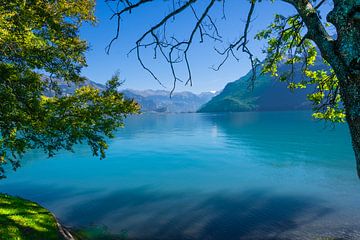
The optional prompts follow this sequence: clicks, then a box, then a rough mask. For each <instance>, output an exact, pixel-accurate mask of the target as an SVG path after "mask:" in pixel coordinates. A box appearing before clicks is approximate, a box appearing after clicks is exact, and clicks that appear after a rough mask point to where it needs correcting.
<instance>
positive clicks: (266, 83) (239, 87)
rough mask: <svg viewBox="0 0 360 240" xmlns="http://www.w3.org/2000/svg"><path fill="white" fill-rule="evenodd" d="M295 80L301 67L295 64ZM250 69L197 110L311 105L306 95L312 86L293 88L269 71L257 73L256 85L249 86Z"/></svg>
mask: <svg viewBox="0 0 360 240" xmlns="http://www.w3.org/2000/svg"><path fill="white" fill-rule="evenodd" d="M288 70H289V67H288V66H285V65H283V66H281V67H280V69H279V71H283V72H284V71H288ZM295 72H296V73H295V75H294V80H300V79H301V77H302V75H301V73H300V69H298V68H295ZM251 74H252V73H251V72H249V73H248V74H246V75H245V76H244V77H241V78H240V79H239V80H237V81H234V82H231V83H228V84H227V85H226V86H225V88H224V90H223V91H222V92H221V93H220V94H219V95H217V96H215V97H214V98H212V99H211V100H210V101H209V102H208V103H206V104H205V105H203V106H202V107H201V108H200V109H199V110H198V112H246V111H285V110H302V109H311V102H310V101H308V100H307V99H306V95H307V94H309V93H311V92H312V91H313V89H312V88H307V89H298V90H295V91H290V90H289V89H288V88H287V84H286V83H283V82H279V81H277V80H276V79H275V78H274V77H272V76H271V75H269V74H264V75H260V76H258V77H257V79H256V81H255V85H254V89H253V90H251V89H249V80H250V77H251Z"/></svg>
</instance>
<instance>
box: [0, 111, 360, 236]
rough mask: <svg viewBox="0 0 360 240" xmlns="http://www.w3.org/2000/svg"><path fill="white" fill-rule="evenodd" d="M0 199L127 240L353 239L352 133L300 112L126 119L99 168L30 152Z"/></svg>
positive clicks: (1, 184)
mask: <svg viewBox="0 0 360 240" xmlns="http://www.w3.org/2000/svg"><path fill="white" fill-rule="evenodd" d="M0 192H6V193H9V194H12V195H17V196H21V197H23V198H27V199H30V200H33V201H36V202H38V203H40V204H41V205H43V206H45V207H47V208H48V209H50V210H51V211H53V212H54V213H55V214H56V216H57V217H58V218H59V219H60V220H61V222H62V223H64V224H65V225H67V226H75V227H86V226H103V227H104V228H106V229H107V230H108V231H109V232H111V233H125V234H126V235H127V236H128V239H141V240H143V239H173V240H177V239H189V240H190V239H207V240H212V239H224V240H232V239H323V238H325V237H338V238H342V239H360V208H359V203H360V180H359V179H358V178H357V176H356V172H355V160H354V155H353V152H352V148H351V141H350V136H349V132H348V128H347V126H346V125H345V124H338V125H336V126H335V128H334V126H332V125H329V124H328V125H326V124H325V123H324V122H321V121H315V120H313V119H311V113H310V112H306V111H305V112H262V113H232V114H195V113H194V114H143V115H140V116H131V117H129V118H128V119H126V127H125V128H124V129H121V130H119V131H118V132H117V134H116V138H114V139H112V140H111V141H110V148H109V150H108V152H107V158H106V159H104V160H101V161H100V160H99V159H98V158H96V157H92V156H91V152H90V151H89V148H88V147H87V146H82V145H81V146H77V147H76V149H75V152H74V153H69V152H60V153H59V154H58V155H57V156H56V157H54V158H51V159H48V158H47V157H46V156H44V154H43V153H42V152H40V151H33V152H30V153H28V154H26V156H25V158H24V161H23V164H22V167H21V168H20V169H19V170H18V171H17V172H8V178H7V179H5V180H1V181H0Z"/></svg>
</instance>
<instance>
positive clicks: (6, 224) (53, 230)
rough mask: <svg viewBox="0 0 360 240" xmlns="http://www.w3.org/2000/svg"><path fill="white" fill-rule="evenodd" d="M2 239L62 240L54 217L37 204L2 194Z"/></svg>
mask: <svg viewBox="0 0 360 240" xmlns="http://www.w3.org/2000/svg"><path fill="white" fill-rule="evenodd" d="M0 236H1V237H0V238H1V239H4V240H7V239H9V240H10V239H19V240H32V239H49V240H60V239H62V238H61V237H60V234H59V231H58V227H57V223H56V220H55V218H54V216H53V215H52V214H51V213H50V212H49V211H48V210H46V209H44V208H42V207H41V206H39V205H38V204H36V203H33V202H30V201H27V200H24V199H21V198H15V197H11V196H8V195H4V194H0Z"/></svg>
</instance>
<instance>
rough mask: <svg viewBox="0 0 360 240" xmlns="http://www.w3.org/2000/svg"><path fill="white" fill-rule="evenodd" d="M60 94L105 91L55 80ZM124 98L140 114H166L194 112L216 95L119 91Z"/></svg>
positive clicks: (158, 91)
mask: <svg viewBox="0 0 360 240" xmlns="http://www.w3.org/2000/svg"><path fill="white" fill-rule="evenodd" d="M57 83H58V85H59V87H60V89H61V92H62V94H64V95H67V94H72V93H73V92H74V91H75V90H76V88H79V87H82V86H86V85H90V86H92V87H95V88H98V89H100V90H104V89H105V85H103V84H99V83H96V82H93V81H91V80H86V81H85V82H83V83H81V84H79V85H75V84H68V83H66V82H64V81H61V80H57ZM120 91H121V92H122V93H123V94H124V96H125V97H126V98H133V99H134V100H135V101H136V102H138V103H139V104H140V105H141V111H142V112H167V113H170V112H172V113H182V112H196V111H197V110H198V109H199V108H200V107H201V106H202V105H203V104H205V103H207V102H208V101H210V99H211V98H212V97H214V96H215V95H216V93H213V92H203V93H200V94H195V93H192V92H175V93H174V94H173V95H172V96H171V97H170V92H169V91H164V90H132V89H125V90H120ZM45 95H47V96H52V95H53V94H52V93H51V92H45Z"/></svg>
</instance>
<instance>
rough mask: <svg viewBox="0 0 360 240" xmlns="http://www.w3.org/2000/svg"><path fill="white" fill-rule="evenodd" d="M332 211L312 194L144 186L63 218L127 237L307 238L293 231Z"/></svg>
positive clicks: (114, 194) (89, 204) (79, 208)
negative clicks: (189, 190) (191, 190)
mask: <svg viewBox="0 0 360 240" xmlns="http://www.w3.org/2000/svg"><path fill="white" fill-rule="evenodd" d="M331 211H332V210H331V209H330V208H327V207H323V206H321V202H319V201H318V200H317V199H315V198H314V199H311V198H305V197H299V196H283V195H274V194H271V193H270V192H267V191H262V190H258V191H246V192H242V193H229V192H218V193H195V192H194V193H164V192H159V191H156V190H152V189H150V188H146V187H144V188H136V189H129V190H122V191H117V192H111V193H109V194H106V195H103V196H101V197H99V198H92V199H89V200H87V201H84V202H79V203H78V204H75V205H72V206H70V207H69V208H68V209H67V212H66V214H65V215H63V221H64V222H65V223H71V224H72V225H75V226H89V225H104V226H106V227H107V228H108V229H109V231H110V232H113V233H119V232H123V231H126V232H127V234H128V236H129V239H173V240H177V239H179V240H180V239H181V240H182V239H228V240H231V239H296V238H297V237H298V239H306V238H304V235H302V236H299V235H298V234H299V232H297V229H299V228H300V227H301V226H303V225H308V224H311V223H312V222H313V221H316V220H318V219H321V218H322V217H324V216H326V215H327V214H329V213H331ZM301 234H304V233H303V232H302V233H301ZM309 234H310V233H309ZM312 234H313V233H312Z"/></svg>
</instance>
